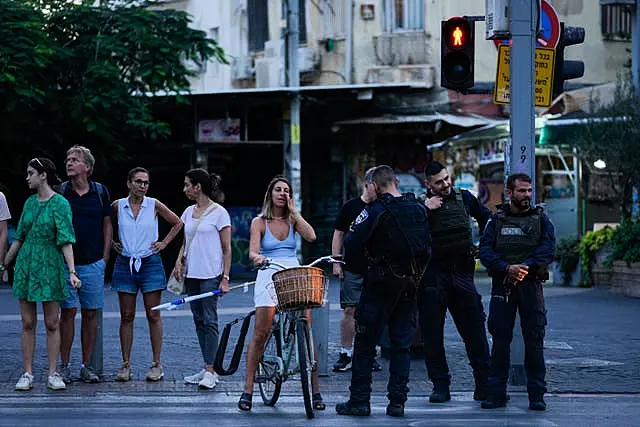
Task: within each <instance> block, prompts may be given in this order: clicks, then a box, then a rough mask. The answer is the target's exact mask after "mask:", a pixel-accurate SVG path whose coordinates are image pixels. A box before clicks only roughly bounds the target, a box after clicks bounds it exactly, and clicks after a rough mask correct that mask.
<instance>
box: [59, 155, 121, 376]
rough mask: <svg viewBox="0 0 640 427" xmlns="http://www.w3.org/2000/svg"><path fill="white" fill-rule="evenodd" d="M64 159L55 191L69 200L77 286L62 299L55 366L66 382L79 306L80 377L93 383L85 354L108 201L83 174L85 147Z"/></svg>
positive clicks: (91, 337) (89, 168)
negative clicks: (64, 173) (58, 360)
mask: <svg viewBox="0 0 640 427" xmlns="http://www.w3.org/2000/svg"><path fill="white" fill-rule="evenodd" d="M65 163H66V171H67V176H68V177H69V181H66V182H63V183H62V184H61V185H60V190H59V191H60V193H61V194H62V195H63V196H64V197H65V198H66V199H67V200H68V201H69V204H70V205H71V213H72V215H73V229H74V231H75V234H76V244H75V245H74V248H73V256H74V259H75V264H76V273H77V275H78V276H79V278H80V280H81V281H82V286H81V287H80V288H79V289H73V288H71V286H70V285H69V292H70V293H71V297H69V299H67V300H66V301H64V302H63V303H62V310H61V311H62V313H61V316H60V358H61V359H62V364H61V367H60V370H61V374H62V377H63V379H64V380H65V382H70V381H71V368H70V366H69V359H70V357H71V347H72V345H73V339H74V334H75V316H76V311H77V309H78V307H80V308H81V311H82V323H81V325H80V335H81V343H82V367H81V369H80V378H81V380H82V381H84V382H87V383H95V382H98V381H100V379H99V377H98V376H97V375H96V373H95V371H94V368H93V367H92V366H91V359H92V356H93V350H94V347H95V343H96V336H97V333H98V319H97V310H98V309H102V308H103V307H104V270H105V266H106V264H107V262H108V261H109V253H110V251H111V242H112V237H113V228H112V225H111V200H110V199H109V192H108V190H107V188H106V187H105V186H103V185H102V184H100V183H98V182H95V181H92V180H90V179H89V176H91V173H92V172H93V167H94V165H95V159H94V157H93V155H92V154H91V151H90V150H89V149H88V148H86V147H82V146H78V145H76V146H73V147H71V148H70V149H69V150H68V151H67V158H66V162H65Z"/></svg>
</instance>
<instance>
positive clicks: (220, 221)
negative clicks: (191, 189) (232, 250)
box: [180, 205, 231, 279]
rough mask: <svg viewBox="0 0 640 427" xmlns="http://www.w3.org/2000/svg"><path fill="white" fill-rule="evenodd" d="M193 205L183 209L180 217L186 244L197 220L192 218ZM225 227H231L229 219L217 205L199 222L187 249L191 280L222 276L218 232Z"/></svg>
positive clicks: (224, 210) (188, 275) (226, 213)
mask: <svg viewBox="0 0 640 427" xmlns="http://www.w3.org/2000/svg"><path fill="white" fill-rule="evenodd" d="M194 208H195V205H192V206H189V207H188V208H187V209H185V211H184V213H183V214H182V216H181V217H180V219H182V222H184V232H185V240H186V243H185V244H188V243H189V239H191V238H192V236H193V230H194V229H195V228H196V223H197V222H198V219H197V218H193V209H194ZM225 227H231V218H230V217H229V213H228V212H227V210H226V209H225V208H223V207H222V206H220V205H217V207H216V208H215V209H213V210H212V211H210V212H209V213H208V214H207V215H206V216H204V217H203V218H202V220H201V221H200V225H199V226H198V230H197V231H196V235H195V237H193V241H192V242H191V245H190V246H189V248H188V249H187V256H186V258H187V260H186V263H185V264H186V266H187V277H188V278H191V279H212V278H214V277H217V276H219V275H221V274H222V268H223V264H222V262H223V259H222V242H221V241H220V231H222V229H223V228H225Z"/></svg>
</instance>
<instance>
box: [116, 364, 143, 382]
mask: <svg viewBox="0 0 640 427" xmlns="http://www.w3.org/2000/svg"><path fill="white" fill-rule="evenodd" d="M147 375H148V374H147ZM129 380H131V365H130V364H129V362H122V366H120V369H118V373H117V374H116V381H129Z"/></svg>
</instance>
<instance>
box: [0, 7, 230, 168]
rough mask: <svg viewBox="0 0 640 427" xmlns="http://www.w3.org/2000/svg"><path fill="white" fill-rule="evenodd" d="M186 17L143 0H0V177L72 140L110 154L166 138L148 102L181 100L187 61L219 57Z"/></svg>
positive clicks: (166, 128) (212, 43) (190, 70)
mask: <svg viewBox="0 0 640 427" xmlns="http://www.w3.org/2000/svg"><path fill="white" fill-rule="evenodd" d="M96 3H98V4H96ZM190 23H191V18H190V16H189V15H188V14H187V13H185V12H182V11H177V10H174V9H166V8H161V7H157V5H156V3H155V2H151V1H134V0H110V1H102V2H95V1H86V0H85V1H82V2H78V1H73V0H0V109H1V111H2V121H1V123H2V125H1V127H0V132H1V135H0V138H1V140H0V141H1V145H2V150H3V152H10V153H11V154H12V155H11V156H10V158H11V162H4V161H3V163H4V164H3V165H0V168H3V169H2V170H0V171H1V173H0V177H2V176H3V175H4V174H5V173H7V172H9V173H16V172H19V173H20V174H22V170H23V168H24V161H25V158H26V157H28V156H33V155H35V154H40V155H47V154H48V153H51V152H59V151H60V150H61V149H64V148H67V147H68V146H69V145H70V144H72V143H76V142H82V143H84V144H85V145H88V146H90V147H91V148H92V150H96V151H98V152H97V154H98V156H99V157H104V156H107V157H109V158H114V156H115V157H117V156H118V153H122V152H124V150H125V147H126V142H127V141H128V140H132V139H136V138H144V139H160V138H163V137H167V136H168V135H169V134H170V129H169V126H168V124H167V123H165V122H163V121H161V120H159V119H157V118H156V117H155V116H154V112H153V108H152V107H153V104H154V103H158V102H169V101H171V102H175V101H178V102H186V99H185V98H184V97H183V95H184V94H186V93H188V92H189V77H192V76H195V75H196V74H197V71H196V69H195V68H194V67H190V66H189V64H195V65H196V66H201V65H202V64H204V63H206V62H207V61H210V60H213V61H219V62H221V63H225V64H226V63H227V60H226V57H225V53H224V52H223V50H222V49H221V47H220V46H219V45H218V43H217V42H216V40H212V39H210V38H208V37H207V35H206V33H205V32H203V31H200V30H196V29H193V28H190V26H189V24H190ZM157 94H165V95H166V94H168V95H170V96H168V97H167V96H165V97H163V98H162V100H159V99H158V97H157V96H155V97H154V95H157ZM5 150H7V151H5ZM4 159H6V157H5V156H3V160H4Z"/></svg>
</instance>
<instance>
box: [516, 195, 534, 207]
mask: <svg viewBox="0 0 640 427" xmlns="http://www.w3.org/2000/svg"><path fill="white" fill-rule="evenodd" d="M513 204H514V205H516V207H517V208H519V209H526V208H528V207H531V198H530V197H525V198H524V199H521V200H518V199H513Z"/></svg>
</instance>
